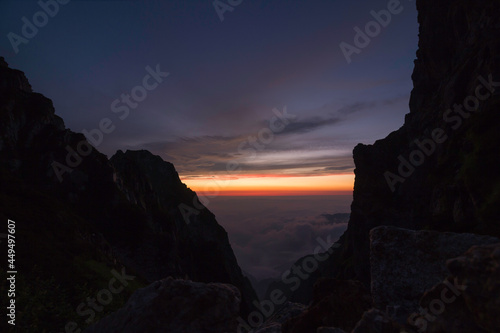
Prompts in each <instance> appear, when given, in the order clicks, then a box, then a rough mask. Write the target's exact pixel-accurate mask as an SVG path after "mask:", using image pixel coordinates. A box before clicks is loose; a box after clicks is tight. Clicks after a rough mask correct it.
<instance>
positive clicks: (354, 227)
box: [270, 0, 500, 304]
mask: <svg viewBox="0 0 500 333" xmlns="http://www.w3.org/2000/svg"><path fill="white" fill-rule="evenodd" d="M416 5H417V9H418V13H419V14H418V22H419V24H420V28H419V49H418V51H417V58H416V60H415V68H414V71H413V75H412V79H413V83H414V88H413V91H412V93H411V98H410V101H409V108H410V112H409V113H408V114H407V115H406V117H405V122H404V125H403V126H402V127H401V128H400V129H398V130H397V131H395V132H392V133H390V134H389V135H388V136H387V137H386V138H385V139H381V140H378V141H376V142H375V143H374V144H371V145H365V144H359V145H357V146H356V147H355V149H354V152H353V155H354V162H355V165H356V168H355V171H354V172H355V175H356V178H355V185H354V196H353V202H352V205H351V217H350V221H349V225H348V229H347V231H346V232H345V234H344V235H343V236H342V237H341V239H340V240H339V242H338V244H337V246H338V245H341V246H338V248H337V247H335V248H332V249H331V252H332V253H331V255H330V257H329V259H328V260H327V261H325V262H322V263H320V267H319V268H318V269H317V270H316V271H314V272H312V273H311V274H310V275H309V277H308V278H307V279H305V280H304V281H302V283H301V284H300V287H299V288H298V289H297V290H295V291H293V292H290V291H289V288H288V287H287V286H285V285H284V284H281V285H280V284H277V285H276V284H275V285H274V286H271V288H270V290H271V289H274V288H279V289H282V290H287V291H288V293H289V299H290V300H291V301H298V302H303V303H306V304H307V303H308V302H309V301H310V299H311V293H312V289H313V288H312V286H313V284H314V282H315V281H316V280H317V279H318V278H320V277H332V276H334V277H338V278H345V279H357V280H360V281H363V282H364V284H365V285H366V286H368V285H369V283H370V262H369V232H370V230H371V229H372V228H374V227H377V226H381V225H392V226H397V227H401V228H408V229H413V230H420V229H429V230H437V231H453V232H469V233H477V234H484V235H491V236H496V237H498V236H500V223H499V222H498V221H499V216H500V205H499V203H500V174H499V173H498V170H497V166H498V165H499V164H500V153H499V152H498V144H499V143H500V132H499V131H498V123H500V112H499V107H500V7H499V6H498V4H497V3H496V2H494V1H472V0H459V1H452V0H438V1H435V0H433V1H431V0H418V1H417V2H416ZM303 260H304V258H302V259H301V260H299V261H298V262H297V263H296V265H298V266H300V265H301V262H302V261H303ZM291 278H293V277H289V279H291Z"/></svg>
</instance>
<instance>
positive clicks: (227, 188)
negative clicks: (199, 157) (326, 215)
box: [182, 173, 354, 197]
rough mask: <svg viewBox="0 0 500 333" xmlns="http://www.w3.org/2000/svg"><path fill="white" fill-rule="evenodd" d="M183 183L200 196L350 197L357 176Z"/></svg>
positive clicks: (245, 177) (213, 179) (253, 177)
mask: <svg viewBox="0 0 500 333" xmlns="http://www.w3.org/2000/svg"><path fill="white" fill-rule="evenodd" d="M182 181H183V182H184V183H185V184H186V185H187V186H188V187H189V188H191V189H192V190H193V191H195V192H197V193H198V195H204V196H207V197H213V196H228V195H230V196H237V195H240V196H243V195H244V196H265V195H279V196H287V195H288V196H290V195H326V194H330V195H334V194H350V193H352V190H353V187H354V174H352V173H349V174H334V175H323V176H308V177H300V176H279V175H243V176H238V177H237V178H236V177H233V178H230V177H226V178H224V177H197V178H195V177H186V178H184V179H182Z"/></svg>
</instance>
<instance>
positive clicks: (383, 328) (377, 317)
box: [351, 309, 406, 333]
mask: <svg viewBox="0 0 500 333" xmlns="http://www.w3.org/2000/svg"><path fill="white" fill-rule="evenodd" d="M402 332H406V331H405V330H404V329H403V328H402V326H401V325H399V324H398V323H396V322H394V321H393V320H392V319H391V317H390V316H389V315H387V313H385V312H382V311H380V310H378V309H370V310H369V311H366V312H365V313H364V314H363V317H362V318H361V320H360V321H359V322H358V323H357V324H356V327H355V328H354V329H353V330H352V332H351V333H402Z"/></svg>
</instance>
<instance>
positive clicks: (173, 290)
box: [84, 278, 240, 333]
mask: <svg viewBox="0 0 500 333" xmlns="http://www.w3.org/2000/svg"><path fill="white" fill-rule="evenodd" d="M239 302H240V293H239V291H238V289H237V288H235V287H234V286H232V285H227V284H219V283H209V284H203V283H196V282H191V281H186V280H173V279H171V278H169V279H165V280H160V281H156V282H154V283H152V284H151V285H149V286H148V287H146V288H143V289H139V290H137V291H136V292H135V293H134V294H133V295H132V297H131V298H130V300H129V301H128V302H127V304H126V305H125V306H124V307H123V308H122V309H120V310H118V311H117V312H115V313H113V314H111V315H109V316H108V317H106V318H104V319H103V320H101V321H100V322H99V323H97V324H95V325H93V326H90V327H89V328H88V329H86V330H85V331H84V333H113V332H116V333H140V332H151V333H163V332H171V333H182V332H197V333H234V332H235V330H236V326H237V318H238V314H239Z"/></svg>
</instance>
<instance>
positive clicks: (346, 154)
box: [0, 0, 417, 176]
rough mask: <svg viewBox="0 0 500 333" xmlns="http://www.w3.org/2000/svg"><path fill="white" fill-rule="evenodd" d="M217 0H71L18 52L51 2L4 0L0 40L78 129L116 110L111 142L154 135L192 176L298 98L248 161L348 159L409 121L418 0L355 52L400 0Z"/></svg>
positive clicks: (155, 146)
mask: <svg viewBox="0 0 500 333" xmlns="http://www.w3.org/2000/svg"><path fill="white" fill-rule="evenodd" d="M42 2H51V0H42ZM212 2H213V1H212V0H203V1H201V0H200V1H198V0H190V1H159V0H156V1H155V0H149V1H148V0H145V1H76V0H73V1H70V2H69V3H68V4H65V5H59V11H58V13H57V14H55V15H54V17H49V19H48V23H47V24H45V25H43V26H41V27H39V28H38V32H37V33H36V35H35V36H32V37H31V38H28V39H27V41H28V42H27V43H23V44H20V45H18V53H15V52H14V51H13V47H12V44H11V42H10V41H9V38H8V35H9V33H11V32H12V33H15V34H17V35H19V36H22V26H23V24H24V23H23V21H22V18H23V17H26V18H27V19H28V21H30V22H33V16H34V15H35V16H36V14H37V12H39V11H40V10H41V7H40V6H39V4H37V2H36V1H1V2H0V13H1V14H0V15H1V16H2V17H1V20H0V31H1V36H2V38H1V42H0V53H1V55H3V56H5V58H6V61H7V62H8V63H9V65H10V66H11V67H13V68H17V69H20V70H22V71H24V72H25V73H26V75H27V77H28V78H29V80H30V82H31V84H32V86H33V88H34V90H35V91H37V92H41V93H43V94H44V95H46V96H47V97H49V98H51V99H52V100H53V101H54V105H55V108H56V113H57V114H58V115H60V116H61V117H62V118H63V119H64V121H65V123H66V125H67V126H68V127H69V128H71V129H72V130H74V131H78V132H80V131H82V130H83V129H86V130H91V129H93V128H96V127H98V124H99V122H100V120H101V119H103V118H109V119H111V120H112V121H113V124H114V125H115V126H116V128H115V130H114V131H113V132H112V133H109V134H106V135H105V136H104V137H103V140H102V143H101V144H100V145H99V146H98V149H99V150H101V151H102V152H104V153H106V154H107V155H108V156H110V155H112V154H113V153H114V152H115V151H116V150H117V149H142V148H145V149H149V150H151V151H153V153H156V154H159V155H160V156H162V157H163V158H164V159H165V160H168V161H170V162H173V163H174V164H175V166H176V168H177V170H178V171H179V173H180V174H181V175H182V176H186V175H196V174H203V173H212V172H215V173H217V172H223V171H221V170H224V169H225V164H226V162H227V161H228V160H230V159H232V158H234V157H235V156H237V155H238V154H239V153H238V150H237V148H238V146H239V144H240V143H241V142H243V141H244V140H246V138H248V136H249V135H255V134H256V133H258V132H259V130H261V129H262V128H265V127H266V126H268V121H269V120H270V119H271V118H272V117H273V112H272V110H273V108H277V109H279V110H282V109H283V108H284V107H285V106H286V107H287V110H288V112H289V113H290V114H294V115H296V116H297V118H296V121H295V122H294V123H293V124H292V125H290V126H289V127H287V128H286V129H285V130H284V131H283V132H282V133H279V134H277V135H276V136H275V139H274V140H273V142H272V143H270V144H269V145H268V146H267V147H266V150H265V151H263V152H261V154H260V155H259V160H258V161H255V163H248V164H247V165H245V169H246V170H248V171H249V172H251V171H254V170H259V171H261V172H268V173H280V172H283V171H284V170H285V169H286V170H288V171H290V172H292V171H296V173H303V174H304V175H311V174H317V175H319V174H324V173H332V172H346V171H349V172H350V171H352V168H353V163H352V158H351V154H352V148H353V147H354V146H355V145H356V144H357V143H358V142H363V143H372V142H373V141H375V140H376V139H379V138H382V137H384V136H386V135H387V134H388V133H389V132H391V131H392V130H395V129H397V128H398V127H400V126H401V125H402V123H403V119H404V114H406V113H407V112H408V106H407V105H408V99H409V94H410V91H411V88H412V85H411V80H410V76H411V72H412V70H413V59H414V58H415V51H416V49H417V21H416V16H417V15H416V9H415V4H414V2H412V1H406V0H405V1H402V2H401V5H400V6H401V8H402V11H401V13H399V14H397V15H396V14H395V15H392V19H391V22H390V24H388V25H387V27H385V28H382V31H381V33H380V34H379V35H377V36H375V37H373V39H372V40H371V42H370V44H369V45H368V46H367V47H366V48H363V49H362V50H361V53H360V54H354V55H352V63H350V64H348V63H347V61H346V59H345V58H344V55H343V54H342V51H341V49H340V47H339V44H340V43H341V42H347V43H350V44H353V39H354V35H355V32H354V30H353V29H354V27H356V26H359V27H362V28H363V29H364V26H365V24H366V23H367V22H369V21H370V20H373V17H372V16H371V14H370V11H371V10H375V11H379V10H383V9H386V8H387V6H388V1H356V2H354V1H347V0H338V1H334V0H329V1H326V0H324V1H320V0H316V1H293V0H276V1H256V0H252V1H250V0H243V1H242V2H241V4H240V5H238V6H236V7H234V8H233V11H228V12H225V13H224V21H222V22H221V20H220V19H219V16H218V15H217V13H216V11H215V9H214V7H213V5H212ZM38 19H43V17H42V18H40V17H38ZM157 64H159V65H160V69H161V70H162V71H165V72H169V76H168V77H166V78H164V80H163V82H161V83H160V84H159V85H158V86H157V87H156V88H155V89H153V90H151V91H148V92H147V97H146V98H145V99H144V100H143V101H141V102H140V103H138V106H137V107H136V108H135V109H132V110H130V114H129V115H128V116H127V117H126V118H125V119H123V120H120V119H119V118H118V116H119V114H117V113H113V112H112V110H111V107H110V106H111V104H112V102H113V101H114V100H116V99H119V98H120V96H121V94H123V93H130V92H131V90H132V89H133V88H134V87H136V86H138V85H142V84H143V78H144V76H145V75H146V74H148V72H147V71H146V69H145V68H146V66H150V67H152V68H155V67H156V65H157ZM151 82H152V81H151ZM240 155H241V154H240ZM299 156H301V157H304V156H306V157H307V158H306V159H304V158H298V157H299ZM277 165H279V167H278V168H277V167H276V166H277ZM277 169H279V170H277Z"/></svg>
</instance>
